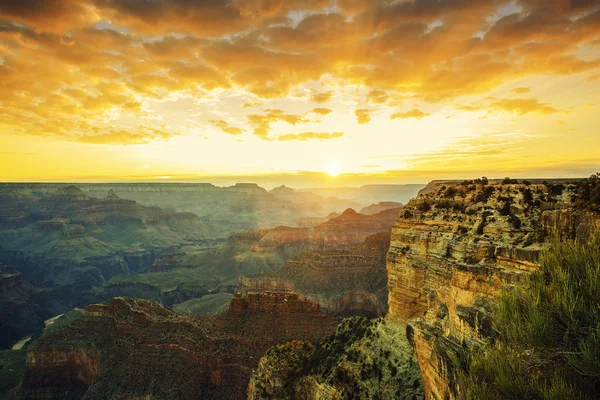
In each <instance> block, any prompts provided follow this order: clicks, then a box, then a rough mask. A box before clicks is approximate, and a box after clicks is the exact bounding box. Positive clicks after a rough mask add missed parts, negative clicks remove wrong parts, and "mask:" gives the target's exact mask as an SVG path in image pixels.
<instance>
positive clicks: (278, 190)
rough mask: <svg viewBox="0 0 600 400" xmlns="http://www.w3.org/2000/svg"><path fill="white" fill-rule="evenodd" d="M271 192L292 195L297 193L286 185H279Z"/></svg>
mask: <svg viewBox="0 0 600 400" xmlns="http://www.w3.org/2000/svg"><path fill="white" fill-rule="evenodd" d="M271 193H272V194H274V195H282V196H291V195H293V194H294V193H295V190H294V189H292V188H290V187H287V186H285V185H281V186H279V187H276V188H273V190H271Z"/></svg>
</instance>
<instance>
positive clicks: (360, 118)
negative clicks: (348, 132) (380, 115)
mask: <svg viewBox="0 0 600 400" xmlns="http://www.w3.org/2000/svg"><path fill="white" fill-rule="evenodd" d="M373 111H375V110H368V109H364V108H361V109H358V110H355V111H354V115H356V120H357V122H358V123H359V124H360V125H365V124H368V123H369V122H370V121H371V113H372V112H373Z"/></svg>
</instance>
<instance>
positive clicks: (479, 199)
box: [475, 186, 496, 203]
mask: <svg viewBox="0 0 600 400" xmlns="http://www.w3.org/2000/svg"><path fill="white" fill-rule="evenodd" d="M495 191H496V188H495V187H493V186H486V187H485V188H483V189H482V190H481V191H480V192H479V193H477V195H476V196H475V202H476V203H485V202H487V201H488V199H489V198H490V197H491V196H492V194H494V192H495Z"/></svg>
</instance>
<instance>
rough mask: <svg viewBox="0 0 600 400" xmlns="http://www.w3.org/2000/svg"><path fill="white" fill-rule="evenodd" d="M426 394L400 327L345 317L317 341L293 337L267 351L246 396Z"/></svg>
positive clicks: (410, 398) (406, 399)
mask: <svg viewBox="0 0 600 400" xmlns="http://www.w3.org/2000/svg"><path fill="white" fill-rule="evenodd" d="M377 398H379V399H402V400H419V399H422V398H423V387H422V384H421V377H420V373H419V368H418V366H417V363H416V361H415V358H414V356H413V355H412V352H411V349H410V346H409V344H408V343H407V341H406V339H405V338H404V335H403V329H402V327H401V326H398V325H395V324H390V323H388V322H386V321H385V320H384V319H379V318H378V319H371V320H368V319H366V318H364V317H354V318H349V319H345V320H344V321H343V322H342V323H341V324H340V325H339V326H338V328H337V330H336V332H335V334H334V335H332V336H330V337H328V338H327V339H325V340H323V341H322V342H320V343H318V344H316V345H315V344H311V343H306V342H301V341H292V342H290V343H287V344H285V345H281V346H277V347H274V348H272V349H270V350H269V351H267V352H266V353H265V355H264V356H263V357H262V358H261V359H260V362H259V363H258V368H257V369H256V370H255V371H254V372H253V374H252V377H251V379H250V384H249V385H248V399H251V400H258V399H281V400H283V399H286V400H287V399H299V400H300V399H302V400H311V399H314V400H338V399H377Z"/></svg>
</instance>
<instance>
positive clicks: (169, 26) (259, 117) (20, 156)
mask: <svg viewBox="0 0 600 400" xmlns="http://www.w3.org/2000/svg"><path fill="white" fill-rule="evenodd" d="M598 103H600V2H598V1H597V0H518V1H500V0H499V1H495V0H490V1H486V0H414V1H405V0H396V1H394V0H380V1H376V0H146V1H141V0H52V1H49V0H19V1H14V0H0V180H2V181H13V180H28V181H31V180H34V181H46V180H70V181H117V180H157V181H160V180H165V179H171V180H184V179H197V180H208V181H211V180H223V179H227V178H228V177H229V178H231V179H233V180H255V181H256V180H258V181H260V180H261V179H263V180H265V179H267V180H269V179H270V181H272V182H274V184H275V183H277V182H276V181H278V180H279V181H281V182H280V183H285V181H286V179H288V180H292V181H294V182H297V186H310V185H313V184H322V185H352V184H358V183H360V184H364V183H369V182H372V183H382V182H386V183H404V182H426V181H427V180H429V179H434V178H440V179H442V178H462V177H473V176H481V175H486V176H489V177H504V176H511V177H526V176H527V177H554V176H556V177H573V176H586V175H590V174H591V173H593V172H595V171H598V170H600V131H599V126H600V124H599V123H600V117H599V115H600V104H598ZM327 173H329V175H326V174H327ZM334 176H335V177H334ZM290 177H294V178H293V179H291V178H290ZM299 177H300V178H299Z"/></svg>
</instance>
